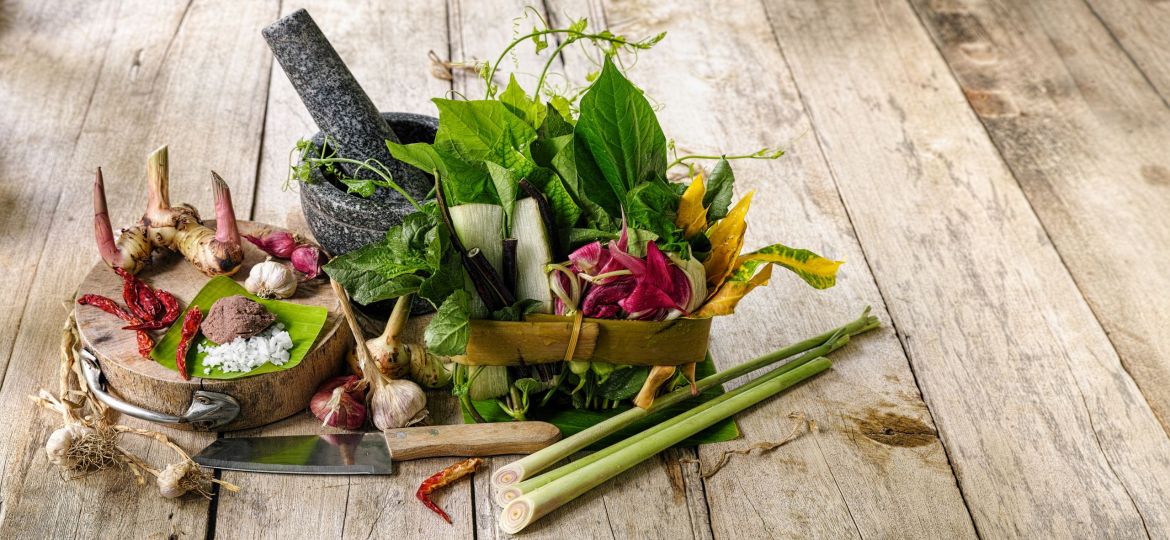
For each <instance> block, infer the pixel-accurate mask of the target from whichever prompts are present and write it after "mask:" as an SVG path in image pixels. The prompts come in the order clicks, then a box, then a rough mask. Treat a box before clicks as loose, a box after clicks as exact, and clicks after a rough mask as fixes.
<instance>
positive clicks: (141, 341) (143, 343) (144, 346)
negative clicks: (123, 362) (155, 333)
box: [135, 330, 154, 360]
mask: <svg viewBox="0 0 1170 540" xmlns="http://www.w3.org/2000/svg"><path fill="white" fill-rule="evenodd" d="M135 334H136V336H135V337H136V338H137V340H138V354H139V355H141V356H142V357H143V358H145V359H147V360H150V351H151V349H154V340H153V339H150V334H147V333H146V332H145V331H143V330H139V331H137V332H135Z"/></svg>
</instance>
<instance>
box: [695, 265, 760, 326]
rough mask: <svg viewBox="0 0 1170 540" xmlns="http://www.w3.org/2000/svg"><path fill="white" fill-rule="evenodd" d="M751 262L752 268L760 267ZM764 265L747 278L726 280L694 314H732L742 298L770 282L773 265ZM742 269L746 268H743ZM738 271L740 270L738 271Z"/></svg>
mask: <svg viewBox="0 0 1170 540" xmlns="http://www.w3.org/2000/svg"><path fill="white" fill-rule="evenodd" d="M749 264H750V265H751V266H753V268H752V270H754V269H755V268H758V267H759V265H758V264H752V263H749ZM763 266H764V269H763V270H760V271H759V273H757V274H755V275H753V276H751V278H749V279H747V280H737V279H731V280H728V281H726V282H724V283H723V286H721V287H719V290H718V291H716V292H715V295H714V296H712V297H711V299H710V300H707V303H705V304H703V306H702V307H700V308H699V311H698V312H696V313H695V314H694V315H692V316H693V317H698V318H703V317H715V316H718V315H731V314H732V313H734V312H735V305H736V304H738V303H739V300H740V299H741V298H743V297H744V296H747V293H750V292H752V289H754V288H756V287H759V286H761V285H767V284H768V280H769V279H771V277H772V265H770V264H764V265H763ZM741 270H746V269H745V268H741ZM738 273H740V272H738V271H737V274H738Z"/></svg>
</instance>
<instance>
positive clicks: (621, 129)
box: [574, 57, 666, 216]
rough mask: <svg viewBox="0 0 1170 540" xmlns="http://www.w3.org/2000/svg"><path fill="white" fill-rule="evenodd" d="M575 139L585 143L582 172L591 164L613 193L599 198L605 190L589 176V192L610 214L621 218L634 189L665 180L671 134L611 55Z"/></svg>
mask: <svg viewBox="0 0 1170 540" xmlns="http://www.w3.org/2000/svg"><path fill="white" fill-rule="evenodd" d="M574 135H575V136H576V139H577V140H578V141H579V143H580V144H578V146H577V156H576V162H577V168H578V170H579V172H580V170H581V168H582V165H585V166H589V163H590V162H591V163H592V164H593V165H594V166H595V168H596V169H597V171H598V172H600V174H601V177H602V179H604V180H605V184H606V185H607V186H608V188H609V190H610V192H611V194H612V195H611V196H610V197H608V198H607V197H604V196H601V195H599V192H601V191H602V190H600V189H595V187H596V184H599V183H598V182H594V181H593V179H592V178H588V177H586V178H587V179H588V180H589V182H588V183H585V188H586V189H585V192H586V194H587V195H588V196H589V197H590V198H591V199H593V201H594V202H596V203H597V204H599V205H601V206H602V207H603V208H605V210H606V211H607V212H609V213H610V215H611V216H616V215H619V214H620V208H619V206H620V202H621V201H625V200H626V194H627V193H628V192H629V191H630V190H632V189H634V188H635V187H636V186H638V185H640V184H643V183H646V182H653V181H665V179H666V136H665V135H664V134H663V133H662V127H661V126H659V124H658V118H657V117H656V116H655V114H654V109H653V108H652V107H651V106H650V102H649V101H647V100H646V97H645V96H643V95H642V92H641V91H640V90H638V88H637V87H635V86H634V85H633V83H631V82H630V81H629V80H628V79H626V78H625V76H624V75H622V73H621V71H620V70H618V68H617V66H615V65H614V64H613V61H612V60H611V59H610V58H608V57H606V59H605V64H604V65H603V66H602V69H601V75H600V76H599V77H598V78H597V81H596V82H594V83H593V85H592V86H590V87H589V91H587V92H586V93H585V95H584V96H583V97H582V98H581V114H580V117H579V118H578V119H577V126H576V129H575V130H574ZM581 150H585V151H584V152H582V151H581ZM615 203H619V204H618V205H615Z"/></svg>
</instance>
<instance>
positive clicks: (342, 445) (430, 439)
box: [194, 421, 561, 475]
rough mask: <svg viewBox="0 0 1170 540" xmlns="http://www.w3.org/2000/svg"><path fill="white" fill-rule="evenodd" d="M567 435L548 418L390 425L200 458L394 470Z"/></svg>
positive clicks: (214, 448) (328, 469)
mask: <svg viewBox="0 0 1170 540" xmlns="http://www.w3.org/2000/svg"><path fill="white" fill-rule="evenodd" d="M560 438H561V432H560V430H559V429H557V427H556V426H554V425H552V424H549V423H547V422H531V421H530V422H500V423H491V424H458V425H448V426H420V427H408V428H401V429H390V430H386V431H385V432H382V433H342V434H335V435H288V436H274V437H232V438H222V439H216V440H215V442H213V443H211V444H210V445H208V446H207V448H204V449H203V451H202V452H200V453H199V454H198V455H196V456H195V458H194V459H195V462H196V463H198V464H200V465H202V466H204V467H212V468H216V469H228V470H232V471H245V472H265V473H283V474H346V475H351V474H393V472H394V466H393V465H394V461H406V460H411V459H419V458H427V457H440V456H461V457H471V456H497V455H503V454H529V453H532V452H535V451H537V450H540V449H542V448H544V447H546V446H548V445H550V444H552V443H554V442H556V441H557V440H559V439H560Z"/></svg>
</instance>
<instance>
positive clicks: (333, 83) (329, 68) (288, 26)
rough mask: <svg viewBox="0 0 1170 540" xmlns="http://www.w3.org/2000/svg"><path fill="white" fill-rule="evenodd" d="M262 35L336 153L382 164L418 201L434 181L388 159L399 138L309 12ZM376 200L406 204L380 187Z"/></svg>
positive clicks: (355, 172)
mask: <svg viewBox="0 0 1170 540" xmlns="http://www.w3.org/2000/svg"><path fill="white" fill-rule="evenodd" d="M262 33H263V35H264V39H265V41H267V42H268V47H269V48H270V49H272V54H273V55H274V56H275V57H276V59H277V61H278V62H279V63H280V67H281V68H282V69H283V70H284V73H285V75H287V76H288V79H289V81H290V82H292V85H293V87H294V88H295V89H296V91H297V94H299V95H300V96H301V101H302V102H304V104H305V108H307V109H308V110H309V114H311V115H312V116H313V120H314V121H316V123H317V126H318V127H320V128H321V131H322V132H323V133H325V134H326V135H327V136H328V137H329V141H330V142H331V143H332V144H333V145H334V146H335V148H336V151H337V155H338V156H340V157H345V158H349V159H355V160H358V161H366V160H368V159H375V160H377V161H379V162H381V163H383V164H385V165H386V167H387V168H388V169H390V172H391V175H392V177H393V179H394V181H395V182H396V183H397V184H398V185H399V186H401V187H402V188H403V189H404V190H406V192H407V193H410V194H411V196H413V197H415V198H416V199H422V198H423V197H424V196H425V195H426V193H427V192H428V191H429V190H430V187H431V185H432V183H433V182H432V181H431V179H430V177H428V176H426V175H425V174H424V173H423V172H422V171H419V170H418V169H416V168H414V167H411V166H409V165H406V164H404V163H402V162H400V161H398V160H395V159H394V158H393V157H391V156H390V151H389V150H387V148H386V143H385V141H387V140H389V141H393V142H399V139H398V136H397V135H396V134H395V133H394V131H393V130H392V129H391V128H390V125H389V124H388V123H386V121H385V120H384V119H383V118H382V116H381V115H380V114H379V113H378V108H377V107H376V106H374V102H373V101H371V100H370V97H369V96H368V95H366V92H365V91H364V90H362V87H361V85H360V84H358V82H357V79H355V78H354V76H353V73H351V72H350V71H349V68H348V67H347V66H346V65H345V62H344V61H342V59H341V57H340V56H338V54H337V51H336V50H335V49H334V48H333V45H332V44H331V43H330V42H329V40H328V39H327V38H326V37H325V34H324V33H322V32H321V29H320V28H319V27H318V26H317V23H316V22H314V21H313V18H312V17H311V16H310V15H309V12H308V11H305V10H304V9H298V10H296V11H294V12H292V13H290V14H289V15H287V16H285V17H283V18H281V19H280V20H278V21H276V22H274V23H272V24H271V25H269V26H268V27H267V28H265V29H264V30H263V32H262ZM342 169H343V170H344V171H345V173H346V174H348V175H350V176H352V177H356V178H369V179H377V178H378V177H377V176H376V175H374V174H373V173H372V172H370V171H367V170H362V169H359V168H356V167H354V166H352V165H346V164H342ZM374 198H375V199H379V200H383V201H384V202H389V203H392V204H395V205H397V204H402V205H405V204H407V203H406V201H405V200H403V198H402V197H401V196H400V195H398V194H397V193H396V192H394V191H392V190H389V189H384V188H379V189H378V194H376V195H375V196H374Z"/></svg>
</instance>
